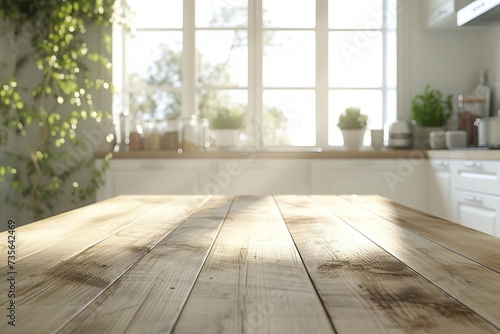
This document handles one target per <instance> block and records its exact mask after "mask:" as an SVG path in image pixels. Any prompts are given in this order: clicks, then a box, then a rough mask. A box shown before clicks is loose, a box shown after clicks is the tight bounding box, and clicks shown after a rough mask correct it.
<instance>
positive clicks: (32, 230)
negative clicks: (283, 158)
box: [0, 196, 207, 303]
mask: <svg viewBox="0 0 500 334" xmlns="http://www.w3.org/2000/svg"><path fill="white" fill-rule="evenodd" d="M183 198H184V199H182V201H183V202H186V201H187V202H188V203H190V204H189V205H185V210H188V211H190V212H192V211H193V210H194V209H195V208H196V207H197V206H199V205H201V203H203V202H204V201H206V200H207V198H206V197H204V196H196V197H187V196H185V197H183ZM179 200H180V199H179V197H178V196H163V197H160V196H130V197H125V196H124V197H117V198H115V199H113V200H111V201H109V202H108V201H104V202H102V203H97V204H96V206H95V210H88V209H89V208H90V207H88V208H87V209H86V210H81V209H77V210H75V212H73V213H74V214H73V215H72V216H69V217H68V216H67V215H63V216H62V217H60V216H56V217H54V219H53V220H51V219H45V220H43V221H41V223H42V222H43V224H41V225H42V226H38V225H39V224H38V223H37V224H31V225H37V226H31V225H27V226H26V227H29V228H25V229H22V228H20V230H21V231H18V232H17V236H18V239H19V240H20V241H21V240H25V243H24V244H25V245H26V250H27V249H30V250H33V251H32V252H30V253H29V254H26V253H24V251H23V249H25V248H24V247H21V249H20V250H19V249H18V250H17V254H18V255H19V254H20V255H21V258H20V259H19V258H17V260H16V269H17V271H18V272H20V273H22V275H19V277H18V278H17V284H18V286H19V287H20V289H21V290H25V289H28V288H30V287H31V286H33V285H35V284H38V283H39V282H40V281H42V280H43V279H45V276H44V275H43V273H44V272H46V271H47V270H49V269H50V268H53V267H56V266H58V265H60V264H61V262H63V261H66V260H68V259H70V258H72V257H74V256H76V255H78V254H79V253H81V252H83V251H85V250H86V249H88V248H90V247H92V246H93V245H95V244H97V243H99V242H101V241H102V240H105V239H106V238H108V237H109V236H111V235H113V234H115V233H118V232H119V231H121V230H122V229H124V228H126V227H127V226H130V225H132V224H134V223H135V222H137V221H139V220H140V219H143V218H145V217H147V216H148V215H150V214H151V213H152V212H153V211H154V210H157V209H158V207H159V205H161V204H164V203H166V202H168V201H172V202H173V203H177V202H178V201H179ZM103 204H104V205H103ZM82 209H83V208H82ZM63 218H64V219H63ZM146 219H147V218H146ZM45 226H47V228H45ZM68 236H70V237H68ZM26 240H28V242H31V244H26ZM16 246H17V245H16ZM37 247H38V251H36V249H37ZM23 254H24V256H23ZM5 258H6V257H5ZM2 270H6V269H5V267H3V268H2ZM2 297H3V296H0V303H2V302H3V301H2Z"/></svg>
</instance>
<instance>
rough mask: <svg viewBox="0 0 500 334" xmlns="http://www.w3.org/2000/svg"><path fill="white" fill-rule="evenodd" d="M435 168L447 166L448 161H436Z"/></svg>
mask: <svg viewBox="0 0 500 334" xmlns="http://www.w3.org/2000/svg"><path fill="white" fill-rule="evenodd" d="M436 166H448V161H437V162H436Z"/></svg>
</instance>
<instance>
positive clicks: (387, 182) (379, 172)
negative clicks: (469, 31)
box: [311, 159, 405, 201]
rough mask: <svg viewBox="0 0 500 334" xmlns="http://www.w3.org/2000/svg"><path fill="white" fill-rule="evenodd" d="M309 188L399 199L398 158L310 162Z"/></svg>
mask: <svg viewBox="0 0 500 334" xmlns="http://www.w3.org/2000/svg"><path fill="white" fill-rule="evenodd" d="M311 173H312V174H311V191H312V193H316V194H337V195H340V194H359V195H371V194H377V195H381V196H384V197H387V198H390V199H393V200H395V201H400V200H401V186H400V185H401V183H403V182H404V181H405V179H404V178H403V177H400V175H399V174H398V172H397V161H396V162H392V161H380V160H374V159H366V160H364V159H359V160H320V161H313V162H312V168H311Z"/></svg>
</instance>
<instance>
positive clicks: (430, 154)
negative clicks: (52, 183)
mask: <svg viewBox="0 0 500 334" xmlns="http://www.w3.org/2000/svg"><path fill="white" fill-rule="evenodd" d="M108 153H109V152H96V153H95V155H94V157H95V158H96V159H103V158H104V157H105V156H106V154H108ZM113 158H114V159H239V158H242V159H247V158H256V159H400V158H402V159H408V158H411V159H428V158H431V159H480V160H500V150H429V151H424V150H383V151H370V150H363V151H342V150H332V151H323V152H293V151H290V152H288V151H259V152H256V151H223V150H221V151H200V152H195V151H184V152H180V153H179V152H177V151H121V152H113Z"/></svg>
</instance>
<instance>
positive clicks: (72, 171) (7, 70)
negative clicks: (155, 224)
mask: <svg viewBox="0 0 500 334" xmlns="http://www.w3.org/2000/svg"><path fill="white" fill-rule="evenodd" d="M116 1H118V0H35V1H34V0H16V1H6V2H2V5H1V6H0V18H1V19H0V27H1V29H0V33H1V34H2V35H4V36H6V37H7V41H8V43H7V44H8V50H6V52H7V51H8V52H10V55H11V57H10V59H12V61H11V62H10V63H9V64H0V116H1V119H2V121H1V125H0V152H2V155H3V156H5V157H6V160H2V161H1V162H0V163H1V164H0V181H1V182H8V183H9V185H10V187H11V188H12V190H13V191H14V193H16V194H17V195H12V194H0V196H3V198H2V200H3V201H4V202H5V203H8V204H10V205H12V206H13V207H16V208H18V209H22V210H29V211H30V212H31V213H32V215H33V218H34V219H40V218H42V217H45V216H47V215H49V214H52V213H53V212H52V210H54V208H55V207H56V206H57V204H58V202H59V201H60V200H61V198H62V196H66V195H69V194H71V195H73V201H74V202H75V203H76V202H77V201H84V200H87V199H89V198H90V197H92V196H94V195H95V191H96V189H97V188H98V187H99V186H101V185H102V184H103V182H104V179H103V170H102V169H99V170H97V169H96V168H95V167H94V163H93V159H92V156H91V155H90V156H89V154H86V153H85V152H86V151H84V150H83V148H82V147H83V146H82V145H85V144H86V145H87V146H88V143H85V140H86V139H85V138H84V137H82V136H81V135H80V136H78V133H79V130H78V125H79V120H86V119H88V122H89V121H91V122H93V124H94V125H95V128H96V129H99V126H100V124H99V123H100V120H101V119H104V118H108V117H110V111H109V110H98V109H96V107H95V106H94V104H93V103H92V99H91V98H87V95H88V96H91V95H92V93H96V92H97V91H98V90H100V89H102V90H108V91H110V89H109V88H110V87H109V84H108V83H107V82H105V81H104V80H103V79H102V78H101V77H97V76H96V73H99V71H97V70H96V69H95V67H96V66H100V67H102V68H103V69H104V70H106V71H109V70H110V65H109V64H110V61H109V53H110V52H109V51H110V45H105V48H104V51H103V52H105V54H103V53H99V50H92V48H91V46H90V45H89V44H87V43H86V41H85V34H86V32H87V31H88V30H89V29H90V28H91V27H95V26H97V27H99V26H109V24H111V23H112V21H113V18H114V15H116V13H114V12H113V9H114V8H115V6H114V5H115V2H116ZM98 31H100V33H101V35H102V36H100V38H99V40H104V41H105V43H108V44H109V43H110V39H109V35H108V34H105V33H104V32H101V31H102V29H100V30H98ZM2 52H4V50H3V49H2ZM91 64H95V65H91ZM91 67H93V68H94V70H93V71H91V70H90V68H91ZM36 72H38V73H36ZM84 96H85V97H84ZM87 115H100V116H99V119H97V117H90V118H88V117H87ZM9 134H10V135H9ZM106 135H107V134H104V135H103V136H102V137H103V138H105V137H106ZM8 140H11V141H15V142H16V143H15V145H11V144H12V143H10V142H9V141H8ZM93 144H94V146H95V143H93ZM11 147H16V150H14V149H12V150H10V148H11ZM19 147H22V149H18V148H19ZM82 152H83V153H82ZM84 153H85V154H84ZM107 157H108V158H110V156H107ZM106 166H107V164H106V163H105V164H104V167H103V168H106ZM11 171H15V172H11ZM82 172H85V173H87V174H88V176H89V178H90V181H88V182H87V183H86V182H84V181H82V180H76V178H77V177H78V175H81V174H82Z"/></svg>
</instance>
